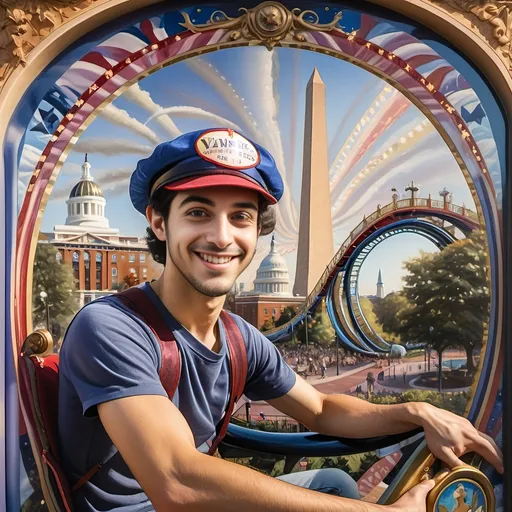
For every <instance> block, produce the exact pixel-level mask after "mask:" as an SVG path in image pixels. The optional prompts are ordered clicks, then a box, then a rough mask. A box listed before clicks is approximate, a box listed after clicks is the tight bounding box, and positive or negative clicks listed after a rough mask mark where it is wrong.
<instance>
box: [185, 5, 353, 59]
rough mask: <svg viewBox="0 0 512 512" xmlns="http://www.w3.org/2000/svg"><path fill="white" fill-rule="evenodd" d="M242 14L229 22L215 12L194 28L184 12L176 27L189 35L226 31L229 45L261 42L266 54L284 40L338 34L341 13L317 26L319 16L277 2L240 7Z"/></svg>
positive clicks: (298, 39) (222, 15) (229, 19)
mask: <svg viewBox="0 0 512 512" xmlns="http://www.w3.org/2000/svg"><path fill="white" fill-rule="evenodd" d="M239 10H240V11H241V12H243V13H244V14H242V15H241V16H239V17H237V18H231V17H229V16H227V15H226V14H225V13H224V12H222V11H215V12H214V13H213V14H212V15H211V16H210V19H209V21H208V22H207V23H202V24H194V23H193V22H192V20H191V19H190V16H189V15H188V14H187V13H186V12H182V15H183V18H184V20H185V21H184V22H182V23H180V25H181V26H182V27H185V28H186V29H188V30H191V31H192V32H206V31H208V30H217V29H225V30H228V31H229V35H228V37H229V38H230V39H231V40H232V41H236V40H239V39H243V40H246V41H257V42H262V43H263V44H264V45H265V46H266V47H267V48H268V49H269V50H271V49H272V48H274V46H275V45H276V44H277V43H278V42H279V41H282V40H284V39H292V40H296V41H305V40H306V36H305V32H307V31H321V32H329V31H338V32H342V33H344V32H343V30H342V29H341V28H340V27H339V26H338V22H339V20H340V19H341V18H342V12H341V11H339V12H337V13H336V14H335V15H334V17H333V19H332V21H330V22H329V23H320V22H319V16H318V14H317V13H316V12H314V11H311V10H306V11H300V9H292V10H291V11H290V10H289V9H287V8H286V7H285V6H284V5H282V4H280V3H277V2H271V1H269V2H263V3H261V4H259V5H257V6H256V7H255V8H253V9H246V8H245V7H242V8H240V9H239Z"/></svg>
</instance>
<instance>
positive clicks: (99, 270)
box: [39, 155, 163, 306]
mask: <svg viewBox="0 0 512 512" xmlns="http://www.w3.org/2000/svg"><path fill="white" fill-rule="evenodd" d="M66 206H67V217H66V221H65V223H64V224H63V225H56V226H55V227H54V230H53V233H45V234H41V236H40V240H39V243H50V244H52V245H53V246H54V247H56V248H57V249H58V251H59V252H58V254H57V260H58V261H59V262H61V263H63V264H67V265H70V266H71V267H72V268H73V274H74V276H75V279H76V288H77V293H78V294H79V296H80V298H79V300H80V306H83V305H84V304H86V303H87V302H90V301H91V300H94V299H96V298H98V297H101V296H102V295H110V294H111V293H115V292H116V291H117V290H119V289H122V288H123V287H125V286H126V284H125V278H126V277H127V276H129V277H130V279H131V280H133V281H135V280H137V281H139V282H143V281H151V280H152V279H155V278H157V277H158V276H159V275H160V274H161V273H162V269H163V267H162V266H161V265H159V264H158V263H156V262H155V261H154V260H153V258H152V257H151V255H150V253H149V250H148V247H147V245H146V243H145V241H144V239H140V238H139V237H137V236H126V235H121V234H120V232H119V229H115V228H111V227H110V225H109V221H108V219H107V217H106V216H105V210H106V200H105V198H104V196H103V192H102V190H101V188H100V186H99V185H98V184H97V183H96V182H95V181H94V179H93V177H92V175H91V164H90V163H89V162H88V159H87V155H86V156H85V161H84V163H83V165H82V176H81V178H80V181H79V182H78V183H77V184H76V185H75V186H74V187H73V188H72V189H71V192H70V194H69V198H68V199H67V200H66Z"/></svg>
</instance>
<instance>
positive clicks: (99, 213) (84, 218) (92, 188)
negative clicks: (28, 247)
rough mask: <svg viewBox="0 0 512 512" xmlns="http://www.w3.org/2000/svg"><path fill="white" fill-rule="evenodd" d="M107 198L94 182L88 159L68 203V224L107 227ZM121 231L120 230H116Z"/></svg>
mask: <svg viewBox="0 0 512 512" xmlns="http://www.w3.org/2000/svg"><path fill="white" fill-rule="evenodd" d="M106 203H107V202H106V201H105V198H104V197H103V191H102V190H101V188H100V186H99V185H98V184H97V183H95V182H94V179H93V177H92V175H91V164H90V163H89V162H88V161H87V154H86V155H85V162H84V163H83V165H82V177H81V178H80V181H79V182H78V183H77V184H76V185H75V186H74V187H73V188H72V189H71V192H70V194H69V199H68V200H67V201H66V204H67V205H68V216H67V218H66V226H87V227H88V228H91V227H93V228H107V229H108V227H109V225H108V219H107V218H106V217H105V205H106ZM114 231H115V232H117V233H119V231H118V230H114Z"/></svg>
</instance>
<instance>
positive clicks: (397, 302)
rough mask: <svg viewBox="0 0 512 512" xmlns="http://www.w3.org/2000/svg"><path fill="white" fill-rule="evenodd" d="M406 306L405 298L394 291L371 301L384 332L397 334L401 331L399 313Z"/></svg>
mask: <svg viewBox="0 0 512 512" xmlns="http://www.w3.org/2000/svg"><path fill="white" fill-rule="evenodd" d="M408 306H409V303H408V302H407V299H406V298H405V297H404V296H403V295H402V294H400V293H396V292H393V293H389V294H388V295H386V296H385V297H384V298H383V299H378V300H375V301H374V302H373V311H374V312H375V315H376V317H377V321H378V322H379V323H380V324H381V326H382V330H383V331H384V332H385V333H387V334H391V335H394V336H399V333H400V331H401V320H400V313H401V312H402V311H403V310H405V309H407V308H408Z"/></svg>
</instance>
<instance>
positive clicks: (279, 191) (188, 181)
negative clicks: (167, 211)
mask: <svg viewBox="0 0 512 512" xmlns="http://www.w3.org/2000/svg"><path fill="white" fill-rule="evenodd" d="M212 186H238V187H244V188H249V189H252V190H256V191H257V192H259V193H260V194H261V195H262V196H263V197H265V199H267V201H268V202H269V203H271V204H275V203H277V201H279V199H281V197H282V195H283V191H284V185H283V180H282V179H281V175H280V173H279V170H278V169H277V166H276V162H275V161H274V158H273V157H272V155H271V154H270V153H269V152H268V151H267V150H266V149H265V148H263V147H261V146H260V145H259V144H256V143H255V142H252V141H250V140H249V139H247V138H246V137H244V136H243V135H241V134H239V133H237V132H236V131H234V130H231V129H229V128H213V129H209V130H197V131H194V132H189V133H184V134H183V135H180V136H179V137H176V138H175V139H174V140H171V141H168V142H163V143H162V144H159V145H158V146H157V147H156V148H155V150H154V151H153V153H152V155H151V156H149V157H148V158H144V159H142V160H139V162H138V163H137V167H136V169H135V171H134V172H133V173H132V176H131V178H130V199H131V201H132V204H133V206H134V207H135V209H136V210H137V211H139V212H140V213H142V214H143V215H145V213H146V206H147V205H148V204H149V199H150V197H151V196H152V194H154V193H155V191H156V190H159V189H161V188H162V187H165V188H166V189H168V190H189V189H193V188H204V187H212Z"/></svg>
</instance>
